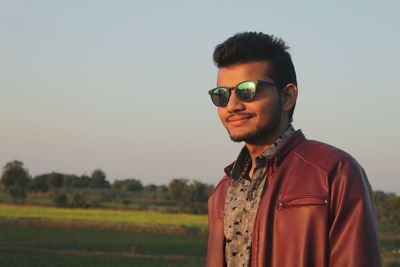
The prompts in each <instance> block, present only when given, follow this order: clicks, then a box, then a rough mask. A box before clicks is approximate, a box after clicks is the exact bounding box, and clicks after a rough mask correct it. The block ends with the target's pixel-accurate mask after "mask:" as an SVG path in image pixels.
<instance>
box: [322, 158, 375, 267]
mask: <svg viewBox="0 0 400 267" xmlns="http://www.w3.org/2000/svg"><path fill="white" fill-rule="evenodd" d="M330 177H331V180H330V183H331V190H330V229H329V245H330V257H329V265H328V266H329V267H348V266H352V267H379V266H381V260H380V251H379V238H378V222H377V215H376V209H375V205H374V202H373V197H372V189H371V185H370V184H369V182H368V179H367V176H366V174H365V172H364V170H363V169H362V167H361V166H360V165H359V164H358V163H357V162H356V161H355V160H354V159H351V158H350V159H346V160H344V161H341V162H339V163H338V165H337V166H336V168H335V170H334V171H332V173H331V176H330Z"/></svg>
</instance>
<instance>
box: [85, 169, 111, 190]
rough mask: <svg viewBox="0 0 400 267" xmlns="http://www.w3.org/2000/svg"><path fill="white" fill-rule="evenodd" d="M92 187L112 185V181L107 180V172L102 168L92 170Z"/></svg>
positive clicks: (90, 185)
mask: <svg viewBox="0 0 400 267" xmlns="http://www.w3.org/2000/svg"><path fill="white" fill-rule="evenodd" d="M89 187H91V188H108V187H110V183H109V182H108V181H107V180H106V174H105V173H104V172H103V171H102V170H100V169H96V170H94V171H93V172H92V176H91V177H90V184H89Z"/></svg>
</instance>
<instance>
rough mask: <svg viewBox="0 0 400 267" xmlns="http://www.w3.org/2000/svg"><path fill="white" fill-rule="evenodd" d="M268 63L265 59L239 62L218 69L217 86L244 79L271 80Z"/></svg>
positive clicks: (231, 83) (230, 84)
mask: <svg viewBox="0 0 400 267" xmlns="http://www.w3.org/2000/svg"><path fill="white" fill-rule="evenodd" d="M269 68H270V63H269V62H267V61H256V62H249V63H241V64H236V65H232V66H228V67H222V68H219V69H218V74H217V85H218V86H229V87H231V86H235V85H237V84H238V83H240V82H242V81H246V80H266V81H272V80H271V79H270V78H269V77H268V75H267V74H268V72H269Z"/></svg>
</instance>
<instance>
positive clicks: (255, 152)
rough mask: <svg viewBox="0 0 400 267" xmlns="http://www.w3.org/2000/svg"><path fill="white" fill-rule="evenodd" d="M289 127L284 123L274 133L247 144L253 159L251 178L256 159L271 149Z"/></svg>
mask: <svg viewBox="0 0 400 267" xmlns="http://www.w3.org/2000/svg"><path fill="white" fill-rule="evenodd" d="M288 127H289V123H282V124H281V125H280V126H279V127H278V128H277V129H276V130H275V131H274V132H273V133H271V134H269V135H268V136H265V137H263V138H262V139H260V140H257V141H255V142H251V143H246V147H247V150H248V151H249V154H250V157H251V169H250V172H249V175H250V177H252V176H253V172H254V169H255V167H256V158H257V157H258V156H260V155H261V154H262V153H263V152H264V151H266V150H267V149H268V148H270V147H271V146H272V145H273V143H274V142H275V141H276V139H278V137H279V136H280V135H281V134H282V133H283V132H284V131H285V130H286V129H287V128H288Z"/></svg>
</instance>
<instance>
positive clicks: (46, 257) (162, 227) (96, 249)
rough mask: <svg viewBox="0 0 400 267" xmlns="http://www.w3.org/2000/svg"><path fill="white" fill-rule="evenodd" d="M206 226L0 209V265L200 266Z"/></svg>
mask: <svg viewBox="0 0 400 267" xmlns="http://www.w3.org/2000/svg"><path fill="white" fill-rule="evenodd" d="M136 224H137V225H136ZM145 225H146V227H144V226H145ZM206 226H207V218H206V216H204V215H203V216H197V215H184V214H162V213H155V212H141V211H140V212H137V211H118V210H80V209H73V210H69V209H59V208H49V207H36V206H13V205H3V204H0V266H2V267H8V266H10V267H11V266H12V267H25V266H26V267H28V266H29V267H36V266H38V267H45V266H52V267H53V266H60V267H61V266H62V267H63V266H77V267H80V266H82V267H83V266H85V267H90V266H100V267H102V266H118V267H124V266H145V267H146V266H149V267H150V266H152V267H157V266H167V267H180V266H182V267H183V266H185V267H186V266H204V264H205V255H206V249H207V236H206V234H205V230H204V228H205V227H206Z"/></svg>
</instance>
